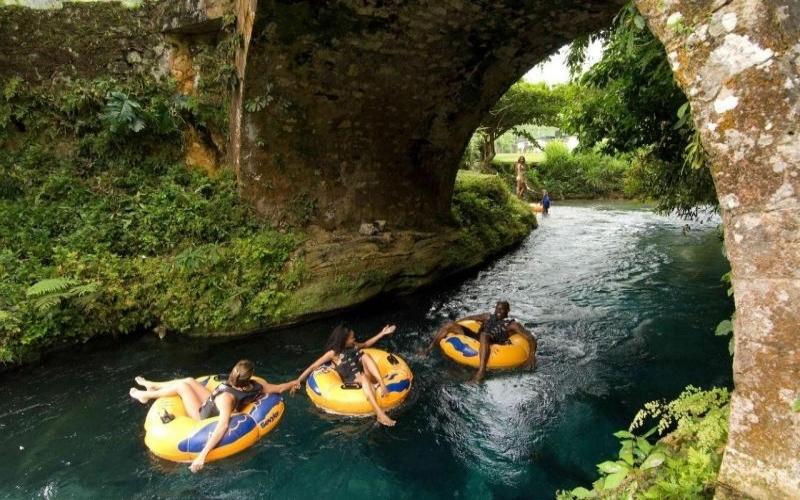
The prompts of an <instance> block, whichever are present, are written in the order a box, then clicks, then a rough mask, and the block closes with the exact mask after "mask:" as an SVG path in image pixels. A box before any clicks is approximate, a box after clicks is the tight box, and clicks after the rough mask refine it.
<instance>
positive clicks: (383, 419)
mask: <svg viewBox="0 0 800 500" xmlns="http://www.w3.org/2000/svg"><path fill="white" fill-rule="evenodd" d="M378 423H379V424H381V425H385V426H386V427H394V424H396V423H397V421H396V420H392V419H391V418H389V416H388V415H378Z"/></svg>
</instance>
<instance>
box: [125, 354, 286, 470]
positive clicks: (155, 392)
mask: <svg viewBox="0 0 800 500" xmlns="http://www.w3.org/2000/svg"><path fill="white" fill-rule="evenodd" d="M253 368H254V366H253V362H252V361H249V360H246V359H243V360H241V361H239V362H238V363H236V366H234V367H233V370H231V372H230V374H229V375H228V379H227V380H226V381H225V382H223V383H221V384H220V385H219V386H218V387H217V388H216V389H214V392H211V391H209V390H208V389H206V388H205V386H203V385H202V384H200V383H199V382H198V381H197V380H195V379H193V378H182V379H178V380H170V381H169V382H153V381H150V380H147V379H146V378H144V377H136V379H135V380H136V383H137V384H139V385H141V386H142V387H144V388H145V390H141V389H137V388H135V387H132V388H131V390H130V395H131V397H132V398H134V399H137V400H139V402H141V403H143V404H144V403H147V402H148V401H150V400H151V399H157V398H162V397H167V396H180V398H181V401H183V406H184V408H186V413H187V415H189V416H190V417H192V418H193V419H195V420H198V421H199V420H203V419H206V418H211V417H216V416H219V421H218V422H217V426H216V428H215V429H214V432H213V433H211V436H209V438H208V441H206V445H205V446H204V447H203V450H202V451H201V452H200V454H198V455H197V457H196V458H195V459H194V461H193V462H192V465H191V466H190V467H189V469H191V471H192V472H197V471H199V470H200V469H202V468H203V464H204V463H205V461H206V455H208V453H209V452H210V451H211V450H213V449H214V447H215V446H216V445H217V443H219V441H220V439H222V436H224V435H225V432H226V431H227V430H228V422H229V421H230V418H231V414H232V413H233V412H235V411H239V410H241V409H242V407H243V406H245V405H246V404H248V403H251V402H253V401H255V400H256V399H257V398H258V397H259V396H260V395H261V394H268V393H281V392H283V391H286V390H288V389H292V388H295V387H299V386H300V383H299V381H297V380H292V381H290V382H286V383H285V384H277V385H274V384H266V385H264V386H262V385H261V384H259V383H258V382H254V381H252V380H250V377H252V376H253Z"/></svg>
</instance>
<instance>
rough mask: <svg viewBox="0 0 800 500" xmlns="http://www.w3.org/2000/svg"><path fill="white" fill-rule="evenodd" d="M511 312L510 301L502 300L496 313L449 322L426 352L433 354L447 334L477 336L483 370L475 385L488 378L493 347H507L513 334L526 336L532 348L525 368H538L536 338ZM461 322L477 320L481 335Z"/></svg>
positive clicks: (475, 379) (440, 329)
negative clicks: (485, 377)
mask: <svg viewBox="0 0 800 500" xmlns="http://www.w3.org/2000/svg"><path fill="white" fill-rule="evenodd" d="M510 310H511V307H510V306H509V304H508V302H506V301H505V300H501V301H499V302H498V303H497V305H495V308H494V313H491V314H490V313H483V314H473V315H472V316H465V317H463V318H461V319H458V320H456V321H453V322H450V323H447V324H445V325H444V326H442V327H441V328H439V330H438V331H437V332H436V336H435V337H434V338H433V341H432V342H431V344H430V345H429V346H428V348H427V349H426V350H425V353H426V354H427V353H430V352H431V351H432V350H433V348H434V347H435V346H436V345H437V344H439V342H441V341H442V339H444V338H445V337H446V336H447V334H448V333H450V332H455V333H462V334H464V335H468V336H470V337H476V336H477V339H478V340H479V341H480V343H481V347H480V351H479V352H478V355H479V356H480V367H479V368H478V372H477V373H476V374H475V377H474V378H473V379H472V380H473V381H475V382H480V381H481V380H483V377H484V376H485V375H486V363H487V362H488V361H489V353H490V345H491V344H506V343H508V341H509V340H508V339H509V337H510V336H511V335H514V334H516V333H518V334H520V335H522V336H523V337H525V339H526V340H527V341H528V344H529V345H530V357H529V358H528V361H527V362H526V363H525V364H524V365H523V369H526V368H527V369H533V368H534V367H535V366H536V347H537V343H536V337H535V336H534V335H533V334H532V333H531V332H529V331H528V330H527V329H525V327H524V326H522V324H520V323H519V322H518V321H516V320H514V319H511V318H509V317H508V313H509V311H510ZM459 321H478V322H480V323H481V327H480V329H479V330H478V333H477V334H476V333H473V332H472V331H471V330H470V329H468V328H464V327H463V326H461V325H459V324H458V322H459Z"/></svg>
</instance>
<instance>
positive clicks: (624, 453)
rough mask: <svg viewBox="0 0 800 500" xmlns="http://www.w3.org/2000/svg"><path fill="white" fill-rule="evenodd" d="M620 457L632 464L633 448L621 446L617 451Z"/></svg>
mask: <svg viewBox="0 0 800 500" xmlns="http://www.w3.org/2000/svg"><path fill="white" fill-rule="evenodd" d="M619 458H621V459H622V460H623V461H624V462H625V463H626V464H628V465H630V466H633V448H630V447H628V448H624V447H623V448H622V449H621V450H620V452H619Z"/></svg>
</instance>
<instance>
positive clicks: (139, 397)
mask: <svg viewBox="0 0 800 500" xmlns="http://www.w3.org/2000/svg"><path fill="white" fill-rule="evenodd" d="M128 394H130V395H131V397H132V398H133V399H137V400H139V402H140V403H142V404H146V403H147V402H148V401H150V400H149V399H148V398H147V396H145V395H144V394H142V391H140V390H139V389H137V388H135V387H131V390H130V391H128Z"/></svg>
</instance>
